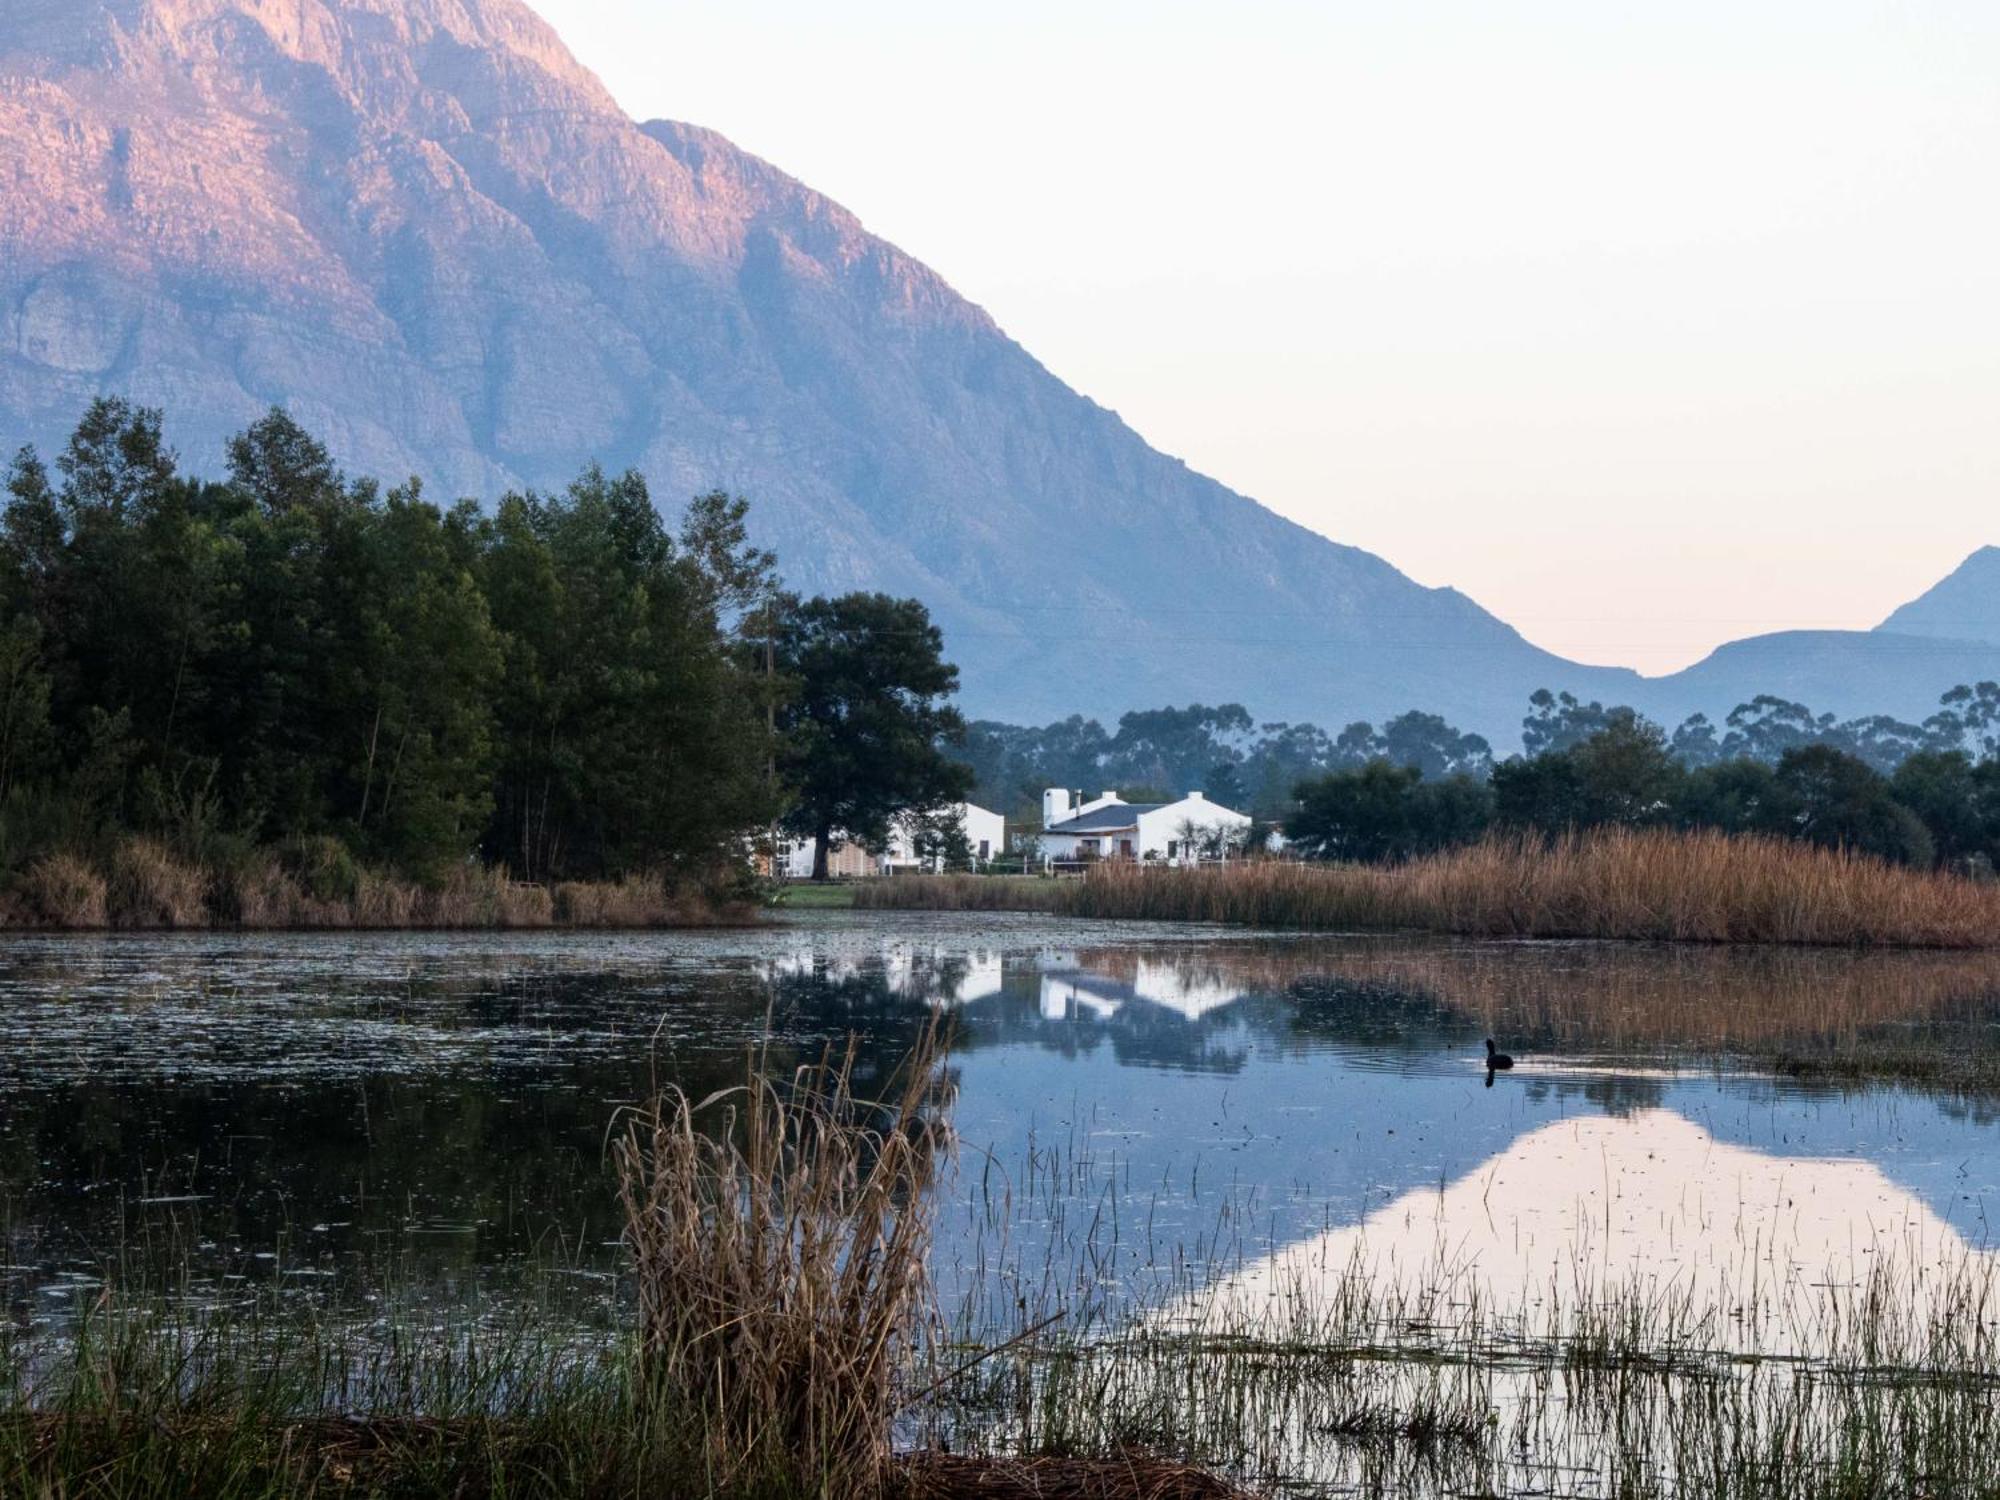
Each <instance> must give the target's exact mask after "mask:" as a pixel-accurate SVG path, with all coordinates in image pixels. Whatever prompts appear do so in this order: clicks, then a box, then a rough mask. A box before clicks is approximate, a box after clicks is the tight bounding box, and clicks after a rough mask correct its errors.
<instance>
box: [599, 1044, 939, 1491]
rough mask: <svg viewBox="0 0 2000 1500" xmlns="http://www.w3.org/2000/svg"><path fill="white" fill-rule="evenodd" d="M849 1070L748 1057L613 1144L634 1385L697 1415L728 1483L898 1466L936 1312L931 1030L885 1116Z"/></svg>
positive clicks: (834, 1481)
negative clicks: (905, 1393)
mask: <svg viewBox="0 0 2000 1500" xmlns="http://www.w3.org/2000/svg"><path fill="white" fill-rule="evenodd" d="M854 1062H855V1056H854V1049H853V1046H852V1044H850V1045H849V1047H848V1049H847V1050H846V1051H845V1052H844V1053H841V1054H838V1055H835V1054H831V1053H829V1054H827V1055H825V1056H823V1057H822V1058H821V1059H820V1060H819V1061H818V1062H817V1063H815V1064H812V1065H809V1066H807V1067H804V1068H801V1069H799V1070H798V1071H797V1072H796V1073H795V1074H794V1075H793V1077H792V1078H790V1079H789V1080H786V1079H783V1078H774V1077H772V1076H771V1074H770V1071H769V1070H768V1069H767V1068H763V1067H759V1066H754V1065H753V1066H752V1068H751V1069H750V1071H749V1076H748V1077H746V1078H745V1080H744V1082H743V1084H742V1085H741V1086H740V1087H739V1088H735V1089H728V1090H723V1091H719V1093H718V1094H715V1095H711V1096H710V1097H709V1098H707V1099H705V1100H701V1101H696V1100H693V1099H691V1098H689V1097H688V1095H687V1094H686V1093H685V1092H684V1091H682V1090H681V1089H680V1088H678V1087H674V1086H669V1087H668V1088H667V1089H666V1090H665V1091H664V1092H663V1093H662V1094H660V1095H659V1096H658V1097H657V1098H656V1099H655V1100H654V1101H653V1103H652V1104H651V1105H650V1106H648V1107H647V1108H646V1109H644V1110H642V1111H639V1112H637V1113H636V1114H634V1115H632V1116H631V1117H630V1118H629V1119H628V1121H627V1124H626V1128H625V1131H624V1133H623V1135H622V1136H621V1137H620V1139H619V1140H618V1142H617V1145H616V1148H615V1154H616V1158H617V1163H618V1173H619V1182H620V1192H621V1195H622V1198H623V1201H624V1205H625V1215H626V1230H625V1233H626V1243H627V1247H628V1249H629V1251H630V1254H631V1259H632V1272H633V1279H634V1281H635V1283H636V1286H637V1299H638V1335H637V1339H638V1343H637V1349H638V1359H639V1371H640V1378H641V1379H642V1380H643V1381H644V1383H645V1385H646V1387H647V1389H648V1391H649V1393H652V1394H654V1395H656V1396H657V1397H658V1398H659V1399H661V1400H663V1401H665V1402H667V1403H668V1404H669V1405H671V1406H672V1407H673V1408H674V1409H677V1410H680V1411H683V1412H687V1413H690V1414H698V1422H699V1429H700V1432H701V1444H702V1467H703V1471H704V1472H706V1473H707V1474H709V1475H711V1476H715V1477H716V1479H717V1480H718V1482H719V1483H720V1484H721V1485H722V1487H723V1488H725V1489H732V1488H735V1487H737V1486H739V1485H741V1484H742V1483H743V1482H744V1481H745V1480H746V1479H754V1480H756V1481H758V1482H759V1483H763V1482H770V1481H779V1482H781V1483H782V1485H783V1486H784V1487H786V1488H789V1489H791V1490H794V1491H796V1492H799V1493H811V1492H813V1491H814V1490H815V1488H818V1489H820V1490H822V1491H823V1492H825V1493H828V1494H832V1495H846V1494H861V1493H864V1492H866V1491H869V1490H871V1489H874V1488H876V1487H878V1486H879V1484H880V1482H881V1476H882V1474H883V1473H884V1471H885V1467H886V1465H887V1463H888V1460H889V1456H890V1452H891V1442H890V1438H891V1425H892V1422H893V1419H894V1416H895V1413H896V1410H897V1405H898V1398H899V1395H900V1394H901V1392H900V1389H899V1388H900V1381H899V1376H901V1375H902V1374H903V1373H904V1372H905V1370H906V1368H907V1363H908V1361H909V1359H910V1351H911V1349H912V1347H913V1346H914V1345H915V1343H916V1341H917V1339H918V1336H919V1333H920V1329H921V1327H922V1323H923V1319H924V1316H925V1314H926V1312H927V1311H928V1305H927V1300H926V1293H927V1289H928V1285H929V1283H928V1280H927V1269H928V1252H929V1249H930V1240H931V1225H932V1221H933V1213H932V1209H931V1205H930V1202H929V1196H928V1195H929V1193H930V1191H931V1188H932V1186H933V1183H934V1182H935V1179H936V1176H937V1173H938V1171H939V1169H940V1167H941V1166H942V1165H943V1163H944V1160H945V1151H946V1144H947V1142H946V1135H945V1127H944V1125H943V1123H942V1121H941V1120H940V1119H939V1118H938V1112H939V1110H940V1109H941V1107H942V1106H944V1105H945V1104H946V1102H947V1095H946V1081H945V1077H944V1071H943V1068H944V1047H943V1045H942V1043H941V1040H940V1037H939V1034H938V1032H937V1030H936V1029H935V1028H934V1027H933V1028H932V1029H930V1030H927V1031H926V1032H925V1033H924V1034H923V1035H922V1037H920V1038H919V1040H918V1042H917V1044H916V1046H915V1048H914V1049H913V1050H912V1051H911V1053H910V1055H909V1056H908V1057H907V1058H906V1059H905V1060H904V1063H903V1066H902V1084H901V1089H900V1093H899V1096H898V1097H896V1098H894V1099H893V1100H891V1101H889V1102H888V1103H886V1104H882V1105H875V1104H871V1103H869V1102H866V1101H862V1100H859V1099H857V1098H856V1097H855V1094H854V1088H853V1078H854ZM718 1106H719V1107H720V1108H719V1109H718V1108H717V1107H718ZM712 1112H713V1113H714V1114H719V1116H720V1117H719V1118H704V1117H708V1116H710V1115H711V1113H712Z"/></svg>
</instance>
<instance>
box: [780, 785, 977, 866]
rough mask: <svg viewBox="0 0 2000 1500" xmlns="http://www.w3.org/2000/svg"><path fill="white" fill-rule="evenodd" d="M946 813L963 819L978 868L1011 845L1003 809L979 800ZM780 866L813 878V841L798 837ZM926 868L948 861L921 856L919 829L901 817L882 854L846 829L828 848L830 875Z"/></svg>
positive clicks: (963, 829) (961, 828)
mask: <svg viewBox="0 0 2000 1500" xmlns="http://www.w3.org/2000/svg"><path fill="white" fill-rule="evenodd" d="M946 816H947V817H956V818H957V820H958V827H959V831H960V832H961V833H963V834H964V835H965V847H966V850H967V851H968V853H969V854H970V855H971V858H972V863H973V865H974V866H975V867H977V866H980V865H984V864H986V863H987V862H988V861H990V860H991V859H993V858H994V857H995V856H996V855H998V854H999V853H1000V852H1001V851H1002V849H1003V848H1004V847H1005V845H1004V840H1005V838H1006V834H1007V824H1006V819H1004V818H1002V817H1001V816H1000V814H999V813H997V812H988V811H987V810H986V809H985V808H983V807H981V806H979V805H978V804H977V803H976V802H961V803H959V804H958V805H957V806H956V807H952V808H948V809H946ZM778 868H779V871H780V872H781V873H782V874H783V875H784V876H785V878H786V879H788V880H810V879H811V878H812V870H813V841H812V840H811V839H793V840H791V841H790V842H788V843H787V844H786V845H785V847H784V851H783V854H782V856H781V857H780V858H779V860H778ZM925 868H929V869H931V870H934V871H942V870H943V868H944V861H943V860H942V859H938V858H933V859H930V860H928V861H927V860H923V859H920V858H918V856H917V849H916V837H915V833H914V831H913V829H912V828H911V825H910V824H909V823H908V822H907V821H905V820H904V819H901V818H898V819H897V820H896V821H895V822H894V823H892V824H891V825H890V827H889V842H888V844H887V845H886V846H885V847H884V848H883V849H882V850H881V851H880V852H879V853H872V852H870V851H869V850H867V849H864V848H863V847H862V846H861V845H859V844H857V843H854V842H853V841H851V840H850V839H849V838H848V837H847V835H846V834H844V833H836V834H835V835H834V836H833V846H832V847H831V848H830V849H828V850H827V861H826V873H827V874H828V875H829V876H831V877H833V878H834V879H836V880H851V879H855V878H857V877H860V876H868V875H893V874H895V873H896V872H897V871H898V870H918V869H925Z"/></svg>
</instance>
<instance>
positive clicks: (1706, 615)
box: [532, 0, 2000, 672]
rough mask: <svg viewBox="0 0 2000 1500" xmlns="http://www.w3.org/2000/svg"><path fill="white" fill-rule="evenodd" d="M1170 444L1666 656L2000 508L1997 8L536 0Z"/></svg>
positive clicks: (1919, 572)
mask: <svg viewBox="0 0 2000 1500" xmlns="http://www.w3.org/2000/svg"><path fill="white" fill-rule="evenodd" d="M532 3H534V4H536V5H537V7H538V8H539V9H540V10H541V12H542V13H543V15H544V16H546V17H547V18H548V19H549V20H550V21H551V22H552V23H553V24H554V25H555V26H556V27H557V29H558V30H559V31H561V32H562V34H563V35H564V37H565V38H566V39H567V40H568V41H569V43H570V44H571V46H572V47H573V48H574V49H575V51H576V52H577V53H578V55H579V56H580V57H581V58H582V60H583V61H584V62H585V63H586V64H588V65H590V66H591V67H593V68H595V69H596V70H597V71H598V73H599V74H600V75H601V76H602V77H603V78H604V80H605V82H606V83H607V84H608V85H609V86H610V87H611V89H612V90H613V92H614V93H615V94H616V95H617V96H618V97H619V99H620V100H621V101H622V102H623V103H624V104H625V105H626V106H627V107H628V108H629V109H630V110H631V111H632V112H633V113H634V114H635V115H638V116H639V117H641V118H648V117H652V116H666V117H669V118H675V119H682V120H690V121H694V122H696V123H698V124H702V125H707V126H711V127H713V128H715V129H717V130H720V131H721V132H723V133H724V134H725V135H727V136H729V137H731V138H732V139H733V140H735V141H736V142H737V143H738V144H739V145H742V146H744V147H746V148H747V149H749V150H751V151H754V152H756V153H757V154H759V155H761V156H764V157H766V158H768V159H769V160H771V161H772V162H774V163H776V164H777V165H778V166H780V167H782V168H783V169H785V170H786V171H788V172H790V173H792V174H793V175H795V176H797V177H799V178H801V179H803V180H804V181H805V182H807V183H808V184H810V185H811V186H813V187H815V188H817V189H819V190H820V191H822V192H824V193H827V194H828V195H829V196H831V197H833V198H835V199H837V200H839V201H840V202H842V203H844V204H845V205H846V206H847V207H849V208H850V209H852V210H854V212H855V213H857V214H858V215H859V216H860V217H861V219H862V220H863V222H864V223H866V224H867V225H868V227H869V228H871V229H872V230H874V231H875V232H877V233H878V234H881V235H883V236H885V237H886V238H888V239H889V240H891V241H893V242H895V243H896V244H897V245H899V246H901V247H902V248H903V249H905V250H907V251H909V252H910V253H911V254H913V255H915V256H916V257H918V258H919V259H921V260H923V261H925V262H927V263H928V264H929V265H931V266H932V267H933V268H934V269H936V270H937V271H938V272H940V273H941V274H942V275H943V276H944V277H945V278H946V279H947V280H948V281H950V282H951V283H952V285H954V286H955V287H956V288H957V289H958V290H959V291H960V292H962V293H963V294H965V295H966V296H967V297H970V298H971V299H972V300H973V301H975V302H978V303H979V304H981V305H982V306H984V307H985V308H986V309H987V310H988V311H989V312H991V313H992V314H993V315H994V317H995V318H997V319H998V320H999V322H1000V324H1001V325H1002V326H1003V327H1004V328H1005V329H1006V330H1007V331H1008V332H1009V333H1010V334H1012V335H1013V336H1014V337H1015V338H1017V339H1018V340H1020V342H1021V343H1022V344H1024V345H1025V346H1026V347H1027V348H1028V349H1029V350H1030V351H1031V352H1032V353H1034V354H1035V355H1036V356H1038V357H1039V358H1040V359H1041V360H1042V361H1043V362H1044V363H1045V364H1047V365H1048V366H1049V367H1050V368H1051V369H1052V370H1054V371H1055V373H1056V374H1057V375H1059V376H1061V377H1062V378H1063V379H1064V380H1066V381H1068V382H1069V383H1070V384H1071V385H1073V386H1075V387H1076V388H1077V389H1079V390H1081V391H1083V392H1084V393H1085V394H1087V395H1089V396H1091V397H1093V398H1094V399H1096V400H1098V401H1100V402H1102V403H1103V404H1104V405H1106V406H1109V407H1111V408H1113V409H1114V410H1116V411H1117V412H1119V413H1120V414H1121V415H1122V416H1123V417H1124V418H1125V419H1126V420H1127V421H1129V422H1130V423H1131V424H1132V425H1133V426H1134V427H1135V428H1137V429H1138V431H1139V432H1140V433H1141V434H1142V435H1143V436H1145V438H1146V439H1147V440H1148V441H1150V442H1151V443H1153V444H1154V445H1155V446H1156V447H1159V448H1161V449H1163V450H1165V451H1166V452H1169V453H1172V454H1176V455H1178V456H1180V457H1182V458H1185V459H1186V460H1187V461H1188V462H1189V463H1190V464H1192V465H1194V466H1195V467H1196V468H1198V469H1201V470H1203V471H1205V472H1207V473H1209V474H1212V475H1214V476H1215V477H1216V478H1218V479H1220V480H1222V481H1223V482H1224V483H1226V484H1229V485H1230V486H1232V487H1234V488H1236V489H1238V490H1241V491H1243V492H1244V493H1246V494H1249V495H1252V496H1254V497H1256V498H1257V499H1259V500H1261V501H1263V502H1264V503H1265V504H1266V505H1269V506H1271V507H1272V508H1273V509H1275V510H1278V511H1280V512H1281V513H1283V514H1285V515H1287V516H1290V517H1292V518H1293V519H1295V520H1297V521H1300V522H1302V523H1304V524H1305V525H1307V526H1310V527H1313V528H1314V529H1315V530H1318V531H1321V532H1324V533H1325V534H1326V535H1328V536H1330V537H1333V538H1335V539H1336V540H1339V541H1343V542H1350V543H1353V544H1355V545H1357V546H1362V547H1366V548H1369V549H1370V550H1371V551H1375V552H1379V553H1381V554H1382V555H1383V556H1384V557H1386V558H1388V559H1389V560H1390V561H1391V562H1393V563H1395V564H1396V565H1397V566H1398V567H1400V568H1402V569H1403V570H1404V571H1405V572H1407V573H1409V574H1411V575H1412V576H1413V577H1415V578H1417V579H1418V580H1420V581H1421V582H1424V583H1427V584H1452V585H1455V586H1456V587H1458V588H1461V589H1463V590H1464V591H1465V592H1467V593H1468V594H1470V595H1471V596H1472V597H1473V598H1475V599H1477V600H1478V601H1479V602H1480V603H1481V604H1484V605H1485V606H1487V607H1488V608H1489V609H1492V610H1494V611H1495V612H1496V613H1498V614H1500V615H1501V616H1503V617H1504V618H1506V619H1507V620H1509V621H1511V622H1512V623H1514V624H1515V625H1517V626H1518V627H1520V629H1521V630H1522V631H1523V632H1524V633H1525V634H1526V635H1527V636H1528V637H1529V638H1530V639H1532V640H1534V641H1537V642H1538V643H1540V644H1542V645H1545V646H1548V647H1550V648H1552V649H1554V650H1558V651H1561V652H1563V653H1565V654H1567V655H1571V656H1575V657H1579V658H1581V659H1583V660H1586V661H1593V662H1615V663H1621V664H1625V665H1631V666H1636V667H1639V668H1640V669H1641V670H1643V671H1648V672H1658V671H1666V670H1671V669H1673V668H1675V667H1678V666H1681V665H1684V664H1686V663H1687V662H1689V661H1692V660H1694V659H1696V658H1697V657H1699V656H1701V655H1702V654H1704V653H1705V652H1706V651H1707V650H1708V649H1709V648H1711V647H1712V646H1714V645H1716V644H1718V643H1719V642H1721V641H1724V640H1728V639H1731V638H1734V637H1736V636H1741V635H1746V634H1752V633H1755V632H1757V631H1760V630H1769V629H1782V628H1788V627H1793V626H1867V625H1872V624H1874V623H1875V622H1876V621H1877V620H1879V619H1880V618H1881V617H1882V616H1883V615H1885V614H1887V613H1888V612H1889V610H1890V609H1891V608H1893V607H1894V606H1895V605H1897V604H1899V603H1901V602H1902V601H1903V600H1905V599H1907V598H1909V597H1911V596H1912V595H1914V594H1917V593H1919V592H1921V591H1922V590H1923V589H1924V588H1926V587H1928V586H1929V585H1930V584H1931V583H1932V582H1934V581H1935V580H1936V579H1937V578H1939V577H1941V576H1942V575H1943V574H1944V573H1946V572H1947V571H1949V570H1950V569H1951V568H1952V567H1953V566H1955V565H1956V564H1957V563H1958V562H1959V561H1960V559H1961V558H1962V557H1963V556H1964V555H1965V554H1966V553H1968V552H1970V551H1971V550H1972V549H1973V548H1975V547H1977V546H1979V545H1981V544H1984V543H1987V542H1995V541H2000V514H1996V505H1997V504H2000V4H1996V3H1994V0H1937V3H1911V4H1901V5H1897V4H1861V3H1856V0H1659V3H1644V4H1641V3H1620V0H1570V3H1558V0H1522V3H1508V0H1484V3H1480V0H1467V3H1442V0H1440V3H1426V0H1351V3H1314V4H1308V3H1304V0H1233V3H1230V4H1217V3H1214V0H1209V3H1204V4H1194V3H1184V0H1012V3H1010V4H1008V5H1005V6H996V5H991V4H982V5H976V6H975V5H971V4H965V3H958V0H844V3H842V4H838V5H828V4H826V3H824V0H818V3H808V0H532Z"/></svg>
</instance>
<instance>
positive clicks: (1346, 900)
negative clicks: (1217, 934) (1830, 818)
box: [856, 829, 2000, 948]
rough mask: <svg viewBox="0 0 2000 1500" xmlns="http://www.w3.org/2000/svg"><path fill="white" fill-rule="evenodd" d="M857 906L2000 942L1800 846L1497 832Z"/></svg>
mask: <svg viewBox="0 0 2000 1500" xmlns="http://www.w3.org/2000/svg"><path fill="white" fill-rule="evenodd" d="M856 904H857V905H859V906H863V907H867V908H871V909H875V910H888V909H932V910H1014V909H1027V910H1038V911H1047V912H1051V913H1054V914H1057V915H1063V916H1076V917H1110V918H1121V919H1131V918H1138V919H1144V920H1151V921H1176V922H1219V923H1227V924H1231V925H1236V926H1248V927H1271V928H1302V929H1306V930H1309V931H1318V932H1324V931H1339V930H1342V929H1349V930H1353V929H1409V930H1424V931H1433V932H1449V933H1459V934H1465V935H1470V936H1479V937H1544V938H1620V939H1638V940H1643V941H1655V942H1659V941H1667V942H1702V943H1791V944H1830V945H1840V946H1864V945H1866V946H1885V947H1910V948H1983V947H1993V946H2000V882H1993V881H1977V880H1971V879H1967V878H1965V877H1962V876H1958V875H1950V874H1943V873H1933V872H1926V871H1919V870H1912V869H1907V868H1904V867H1902V866H1898V865H1892V864H1889V863H1887V862H1885V861H1883V860H1879V859H1875V858H1873V857H1870V856H1867V855H1861V854H1854V853H1850V852H1847V851H1843V850H1836V849H1823V848H1819V847H1816V846H1812V845H1807V844H1801V843H1796V842H1792V841H1788V840H1780V839H1770V838H1759V837H1745V836H1738V835H1729V834H1722V833H1715V832H1710V831H1695V832H1674V831H1670V830H1663V829H1601V830H1596V831H1592V832H1589V833H1581V834H1571V835H1566V836H1564V837H1561V838H1558V839H1554V840H1550V841H1544V840H1542V839H1539V838H1495V839H1490V840H1487V841H1486V842H1483V843H1480V844H1475V845H1472V846H1469V847H1467V848H1462V849H1453V850H1448V851H1446V852H1444V853H1440V854H1433V855H1426V856H1424V857H1422V858H1418V859H1413V860H1409V861H1406V862H1404V863H1402V864H1395V865H1344V864H1336V865H1318V864H1295V863H1288V862H1278V861H1265V860H1252V861H1244V862H1240V863H1237V864H1232V865H1227V866H1223V867H1221V868H1202V869H1156V868H1151V867H1147V866H1142V865H1137V864H1134V863H1131V862H1129V861H1106V862H1104V863H1102V864H1099V865H1096V866H1094V867H1093V868H1092V869H1091V870H1090V871H1089V873H1088V874H1087V875H1086V876H1085V877H1084V878H1082V879H1080V880H1065V881H1032V880H1019V879H1006V878H1001V877H990V876H976V875H957V876H902V877H897V878H895V879H891V880H887V881H882V882H878V883H876V884H875V885H873V886H871V887H870V888H868V889H866V890H864V891H861V892H859V893H857V900H856Z"/></svg>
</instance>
